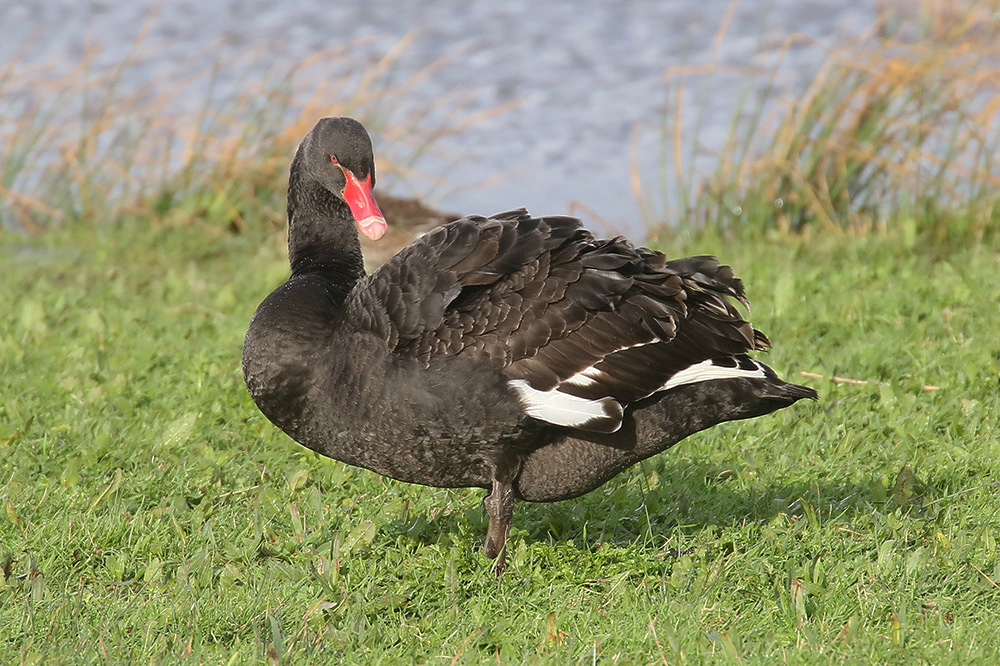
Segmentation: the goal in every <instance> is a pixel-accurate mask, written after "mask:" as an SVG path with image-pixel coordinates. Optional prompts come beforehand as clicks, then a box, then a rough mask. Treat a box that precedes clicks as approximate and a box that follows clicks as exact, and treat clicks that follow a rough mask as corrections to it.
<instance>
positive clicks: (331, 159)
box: [330, 155, 339, 164]
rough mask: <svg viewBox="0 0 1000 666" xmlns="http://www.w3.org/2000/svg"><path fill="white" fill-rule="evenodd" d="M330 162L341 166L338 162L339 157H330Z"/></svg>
mask: <svg viewBox="0 0 1000 666" xmlns="http://www.w3.org/2000/svg"><path fill="white" fill-rule="evenodd" d="M330 161H331V162H333V163H334V164H339V162H337V156H336V155H330Z"/></svg>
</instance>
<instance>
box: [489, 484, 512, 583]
mask: <svg viewBox="0 0 1000 666" xmlns="http://www.w3.org/2000/svg"><path fill="white" fill-rule="evenodd" d="M483 506H485V507H486V515H487V516H489V517H490V526H489V528H488V529H487V530H486V544H485V545H484V546H483V554H484V555H486V557H488V558H490V559H496V564H494V565H493V569H494V571H496V573H497V575H500V574H501V573H503V570H504V566H505V565H506V559H507V558H506V546H507V535H508V534H509V533H510V520H511V518H513V517H514V487H513V486H512V485H511V484H510V483H509V482H506V481H498V480H496V479H493V491H492V492H490V494H489V495H487V496H486V499H484V500H483Z"/></svg>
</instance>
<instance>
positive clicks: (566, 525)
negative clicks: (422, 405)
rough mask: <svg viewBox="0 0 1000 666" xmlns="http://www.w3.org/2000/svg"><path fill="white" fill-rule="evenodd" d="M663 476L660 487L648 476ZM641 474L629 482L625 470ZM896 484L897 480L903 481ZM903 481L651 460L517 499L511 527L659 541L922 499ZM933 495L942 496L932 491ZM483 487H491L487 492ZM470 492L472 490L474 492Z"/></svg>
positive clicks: (437, 531) (425, 536) (416, 534)
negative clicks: (772, 480)
mask: <svg viewBox="0 0 1000 666" xmlns="http://www.w3.org/2000/svg"><path fill="white" fill-rule="evenodd" d="M654 473H655V476H656V477H657V478H658V482H657V483H656V484H655V485H656V487H655V488H652V487H650V485H649V482H648V479H649V478H650V476H653V475H654ZM629 474H631V475H633V476H640V475H641V477H642V479H641V482H640V483H635V482H627V479H626V478H624V477H625V476H627V475H629ZM897 485H898V484H897ZM898 490H899V488H896V489H893V488H890V489H886V488H885V487H884V486H883V485H882V484H881V482H876V481H871V482H858V481H855V480H848V479H846V478H831V477H829V476H823V475H822V474H817V476H816V478H814V479H811V480H802V481H800V482H792V483H786V484H775V485H771V486H763V487H750V488H747V487H746V486H745V485H744V486H741V485H740V484H738V480H737V478H736V476H735V473H734V471H733V470H731V469H728V468H724V467H719V466H716V465H712V464H705V463H698V462H691V461H686V460H685V461H677V462H669V461H653V462H647V463H646V464H645V465H644V466H642V467H638V466H637V467H636V468H634V469H633V470H630V471H629V472H626V473H625V474H624V475H623V477H620V478H619V479H617V480H612V481H611V482H609V483H608V484H606V485H605V486H604V487H602V488H600V489H598V490H596V491H594V492H592V493H590V494H588V495H585V496H583V497H580V498H577V499H572V500H565V501H562V502H553V503H541V504H532V503H528V502H518V504H517V506H516V508H515V513H514V522H513V527H514V530H515V532H517V531H520V532H521V534H522V535H523V538H524V540H525V541H526V542H528V543H535V542H544V541H553V542H566V541H573V542H575V543H577V544H583V543H587V544H589V545H593V544H595V543H597V542H601V543H611V544H618V545H625V544H634V543H642V542H643V541H645V542H647V544H648V547H649V548H651V549H659V548H660V547H661V546H662V545H663V543H664V541H663V539H664V538H665V537H666V536H668V535H671V533H672V532H674V531H675V530H677V529H678V528H681V529H682V530H684V531H686V532H697V531H700V530H702V529H704V528H706V527H727V526H732V525H739V524H741V523H765V522H767V521H769V520H771V519H772V518H774V517H775V516H776V515H778V514H785V515H786V516H789V517H791V518H793V519H797V518H800V517H810V514H811V516H812V517H814V518H816V519H818V520H827V519H830V518H837V517H840V516H847V517H848V518H849V516H850V515H852V514H853V515H868V514H870V513H871V511H872V510H873V508H876V507H879V506H888V507H890V508H895V506H897V505H898V503H899V502H903V503H905V504H908V505H911V506H914V507H916V506H918V503H919V501H920V499H921V498H922V497H924V496H926V492H925V491H926V488H924V486H923V485H922V484H920V482H918V481H916V480H915V479H914V480H913V483H910V485H909V486H907V487H905V488H904V491H905V492H904V493H903V495H899V496H894V491H898ZM933 494H934V495H935V496H940V494H939V493H937V492H934V493H933ZM484 495H485V492H484ZM470 499H471V498H470ZM486 526H487V519H486V517H485V514H484V512H483V510H482V506H481V505H480V503H478V502H476V503H470V505H469V506H468V508H467V509H466V510H465V511H454V512H451V513H442V514H439V515H436V516H434V517H430V515H429V514H428V513H427V512H426V511H423V512H418V513H416V514H410V515H409V516H408V517H407V518H406V519H405V520H404V519H397V520H394V521H392V522H391V523H389V524H388V525H386V526H385V527H384V529H385V530H386V532H388V533H391V534H394V535H400V536H404V537H406V538H409V539H412V540H413V541H414V542H416V543H421V544H428V543H434V542H436V541H437V540H438V539H440V538H441V537H442V536H443V535H446V534H450V535H452V536H453V537H454V538H455V539H456V540H462V539H468V538H470V537H471V538H475V539H478V540H480V541H481V540H482V538H483V537H484V535H485V534H486Z"/></svg>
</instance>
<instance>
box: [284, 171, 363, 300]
mask: <svg viewBox="0 0 1000 666" xmlns="http://www.w3.org/2000/svg"><path fill="white" fill-rule="evenodd" d="M297 181H298V182H297ZM288 262H289V264H291V267H292V275H293V276H297V275H305V274H316V275H320V276H322V277H324V278H326V279H327V280H329V281H330V282H331V283H333V284H335V285H336V286H337V287H341V288H342V289H343V291H344V294H345V295H346V293H347V291H349V290H350V288H351V287H352V286H354V283H355V282H357V281H358V280H359V279H360V278H361V277H363V276H364V274H365V265H364V259H363V257H362V256H361V242H360V241H359V240H358V231H357V228H356V227H355V225H354V218H353V216H352V215H351V211H350V209H349V208H348V207H347V204H345V203H344V202H343V201H341V200H340V199H339V198H337V197H336V196H334V195H333V194H332V193H331V192H330V191H329V190H327V189H326V188H325V187H323V186H322V185H320V184H319V183H316V182H315V181H311V180H299V179H298V178H296V177H294V176H293V177H292V178H290V179H289V187H288Z"/></svg>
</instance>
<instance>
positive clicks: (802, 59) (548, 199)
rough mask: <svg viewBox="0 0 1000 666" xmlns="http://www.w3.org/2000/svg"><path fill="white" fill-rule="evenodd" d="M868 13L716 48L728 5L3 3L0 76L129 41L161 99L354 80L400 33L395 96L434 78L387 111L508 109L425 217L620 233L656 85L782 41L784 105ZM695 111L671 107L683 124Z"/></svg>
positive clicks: (733, 24)
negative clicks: (416, 79)
mask: <svg viewBox="0 0 1000 666" xmlns="http://www.w3.org/2000/svg"><path fill="white" fill-rule="evenodd" d="M876 2H877V0H860V1H859V2H854V3H842V2H838V1H836V0H810V1H808V2H803V1H802V0H773V1H770V2H767V1H764V2H762V1H759V0H744V2H742V3H740V4H738V5H737V6H736V8H735V10H734V13H733V14H732V18H731V21H730V23H729V27H728V31H727V33H726V36H725V38H724V39H723V40H722V41H721V43H720V44H719V45H718V46H717V47H716V45H715V44H713V39H714V37H715V35H716V33H717V32H718V30H719V27H720V23H721V22H722V20H723V17H724V16H725V15H726V13H727V9H728V8H729V7H730V3H729V2H728V1H727V0H701V2H698V3H691V2H689V1H687V0H670V1H665V0H663V1H658V2H654V1H639V0H637V1H634V2H622V3H610V2H604V1H602V0H575V1H573V2H539V1H538V0H508V1H507V2H505V3H496V2H492V1H491V0H466V1H461V2H459V1H452V0H438V1H436V2H422V3H399V2H397V1H396V0H367V1H366V2H365V3H350V2H331V1H330V0H323V1H320V0H313V1H307V0H292V1H287V2H281V3H275V2H271V1H270V0H268V1H264V0H205V1H202V2H188V1H183V0H176V1H174V2H170V1H164V2H147V1H138V0H137V1H133V2H129V3H112V2H109V1H107V0H4V2H3V3H0V26H3V27H2V31H3V33H4V39H2V40H0V63H6V62H7V61H10V60H12V59H17V60H18V61H20V62H21V63H27V64H31V63H46V64H56V65H57V66H60V65H61V66H64V67H65V68H67V69H68V68H70V67H72V66H73V65H74V64H76V63H78V62H79V61H80V60H81V59H82V58H83V57H84V54H85V53H86V52H87V49H88V44H94V43H98V44H101V45H102V46H103V51H102V52H101V55H100V57H98V58H97V59H96V61H95V66H96V67H98V68H100V67H109V66H113V65H115V64H118V63H119V62H121V60H122V59H123V58H124V57H125V55H126V54H127V53H129V49H130V47H131V45H132V42H133V39H134V38H135V36H136V35H137V34H138V33H139V32H140V29H144V30H146V31H147V36H145V37H144V38H143V39H142V40H141V41H140V42H139V46H138V47H137V49H138V53H137V56H138V61H139V63H140V64H139V66H138V67H133V68H130V69H129V70H128V72H127V79H126V80H125V82H124V83H125V86H126V87H129V86H133V87H139V86H142V85H150V86H152V87H153V88H154V89H155V88H157V87H169V86H175V85H177V83H178V82H179V81H183V80H185V77H188V76H191V75H192V74H193V73H195V72H199V71H200V72H204V71H205V70H206V68H207V67H208V66H209V65H210V64H212V63H213V62H217V61H220V60H221V61H222V62H227V61H233V60H239V62H240V64H241V66H240V68H239V72H240V76H241V77H245V76H246V75H247V73H248V72H249V73H250V74H251V75H255V76H260V78H261V79H262V80H265V79H266V78H267V77H268V76H275V75H276V73H277V72H284V71H285V70H287V69H288V68H289V67H290V66H292V65H293V64H295V63H297V62H299V61H301V60H303V59H304V58H307V57H309V56H311V55H314V54H316V53H319V52H321V51H323V50H324V49H328V48H330V47H334V46H338V45H345V44H350V45H351V46H350V51H351V55H352V58H357V60H356V62H358V63H368V62H374V61H376V60H378V59H379V58H380V57H382V56H383V55H384V54H385V53H386V52H387V51H389V50H390V49H391V48H392V47H393V46H395V45H397V44H398V43H399V42H400V40H402V39H403V38H404V37H405V36H406V35H407V34H409V33H411V32H412V31H415V36H414V38H413V42H412V44H410V45H409V46H408V47H407V49H406V50H405V51H404V54H403V57H402V58H401V59H400V60H399V62H398V63H397V65H396V66H395V70H396V71H395V72H394V76H396V77H397V79H399V80H405V79H406V78H408V77H409V76H411V75H413V74H414V73H417V72H420V71H422V70H424V69H425V68H428V67H429V66H431V65H432V64H433V63H435V62H437V61H439V60H440V59H442V58H445V59H447V60H446V62H445V64H443V65H442V66H440V67H438V68H436V69H434V70H433V71H432V72H431V73H430V74H429V75H428V76H427V77H426V79H424V80H422V81H421V82H420V84H419V85H417V86H415V87H414V88H412V89H411V90H410V91H409V93H408V96H407V98H406V99H404V100H400V103H401V104H406V105H412V106H414V107H415V106H420V105H433V104H435V102H436V101H437V100H440V99H441V98H442V97H444V96H447V95H449V94H454V92H455V91H456V90H458V91H462V92H463V94H464V95H465V96H466V97H467V98H468V99H469V107H468V108H469V110H470V111H476V110H486V109H490V108H493V107H495V106H497V105H500V104H504V103H508V102H511V101H512V100H519V102H518V104H517V106H516V108H515V109H513V110H512V111H509V112H506V113H502V114H499V115H495V116H492V117H490V118H488V119H486V120H484V121H482V122H480V123H478V124H475V125H474V126H472V127H471V128H469V129H468V130H466V131H464V132H462V133H461V134H459V135H457V136H455V137H448V138H446V139H443V140H442V141H441V142H440V143H439V144H436V145H435V147H434V148H433V150H432V151H431V153H430V154H429V155H428V156H427V157H426V158H425V159H424V160H423V162H422V163H421V164H420V165H419V166H420V168H421V169H422V170H423V171H425V172H430V173H434V174H435V175H437V176H438V177H440V181H443V183H442V182H438V183H437V184H436V185H434V186H433V187H431V189H430V192H431V196H430V199H431V203H433V204H435V205H438V206H440V207H442V208H444V209H448V210H453V211H456V212H459V213H491V212H496V211H500V210H504V209H508V208H513V207H518V206H526V207H528V208H529V210H531V211H532V212H534V213H536V214H560V213H566V212H568V211H572V212H574V213H576V214H579V215H581V216H583V217H584V218H587V219H588V220H589V221H591V222H596V223H598V224H602V225H604V226H606V227H609V228H614V229H623V230H626V231H634V230H636V229H637V228H639V226H640V221H639V211H638V206H637V204H636V201H635V199H634V197H633V195H632V190H631V189H630V181H629V174H630V169H632V167H633V166H634V167H635V168H636V169H637V170H638V172H639V173H640V174H641V175H643V176H644V177H645V178H647V179H655V177H654V175H653V174H654V173H655V170H656V153H657V152H658V151H659V142H660V136H659V131H658V130H657V129H656V127H657V126H658V125H659V123H660V121H661V118H662V117H663V114H664V112H665V111H664V99H665V84H664V73H665V71H666V70H667V69H668V68H670V67H677V66H681V65H706V64H712V63H714V64H717V65H719V66H720V67H721V68H723V69H728V70H732V69H733V68H746V67H748V66H751V67H752V66H764V67H766V66H767V65H768V64H769V63H772V62H773V61H774V60H775V58H776V55H777V54H778V52H779V50H780V45H781V44H782V42H783V41H784V40H785V39H786V38H787V37H788V36H789V35H792V34H793V33H798V34H802V35H804V36H806V37H807V38H809V40H812V41H813V42H815V44H814V45H808V44H806V43H805V40H803V42H802V43H800V44H799V45H797V46H795V47H793V50H792V53H791V54H790V55H789V57H788V58H786V63H787V64H786V66H785V67H784V68H783V69H782V70H781V74H780V76H779V78H778V83H779V85H780V86H782V87H784V88H785V89H787V90H788V91H795V90H796V89H797V88H800V87H801V86H802V85H804V83H805V82H806V81H808V80H809V78H810V77H811V75H812V74H813V73H814V72H815V70H816V68H817V67H818V66H819V63H820V62H821V60H822V57H823V55H822V47H823V46H836V45H838V44H841V43H843V42H844V40H846V39H848V38H850V37H851V36H853V35H857V34H859V33H860V32H861V31H863V30H864V29H865V28H867V27H869V26H870V25H871V24H872V22H873V21H874V20H875V16H876V6H875V5H876ZM144 24H145V27H144V28H143V26H144ZM11 36H13V37H14V38H13V39H11ZM358 40H362V41H361V42H359V41H358ZM228 76H229V73H228V72H227V70H226V68H223V69H222V70H221V71H220V73H219V75H218V77H217V79H216V81H215V86H216V90H221V91H222V94H223V95H224V94H225V92H226V90H227V86H230V87H232V89H234V90H235V89H236V85H237V83H238V81H236V80H235V79H233V78H227V77H228ZM233 76H234V77H235V74H233ZM702 80H705V77H702ZM749 80H751V79H750V78H748V76H747V75H746V73H745V72H744V71H740V72H732V71H730V73H728V74H720V75H716V76H713V77H711V78H710V79H708V81H709V82H708V84H707V85H708V86H709V87H708V88H707V92H708V94H707V96H706V97H705V100H704V110H703V114H704V117H703V121H702V128H701V133H700V135H699V138H700V141H701V143H702V144H703V145H704V150H705V151H706V152H711V151H712V149H713V148H717V147H718V146H720V145H721V143H722V140H723V138H724V136H725V134H726V132H727V130H728V128H729V124H730V123H731V121H732V118H733V116H734V113H735V109H736V105H737V102H738V100H739V98H740V96H741V94H742V93H744V92H745V89H746V86H747V85H748V84H747V81H749ZM185 85H188V84H185ZM190 85H194V86H195V88H194V90H188V92H187V93H185V99H187V100H189V102H190V103H192V104H194V103H198V102H199V100H201V99H202V98H201V97H199V95H198V94H195V93H197V91H198V86H207V85H208V83H207V81H206V80H201V81H200V82H198V81H196V82H195V83H193V84H190ZM694 98H695V96H694V95H689V96H688V99H689V100H690V103H689V105H688V106H689V108H687V109H686V116H687V117H688V118H690V117H691V116H692V115H693V113H694V107H693V106H692V105H693V104H694V101H693V100H694ZM636 131H637V132H639V134H638V137H639V144H638V146H639V148H640V149H639V151H638V152H639V157H638V158H637V159H633V157H632V156H630V150H629V141H630V137H631V136H632V135H633V132H636ZM376 150H378V146H376ZM456 157H459V158H460V160H459V162H458V163H457V164H454V165H453V161H454V160H455V158H456ZM498 176H499V179H496V178H495V177H498ZM411 186H413V187H415V188H416V189H417V190H418V191H423V190H425V189H427V187H430V186H431V183H430V182H429V181H428V182H421V181H419V179H418V180H417V182H413V183H411ZM396 187H399V185H398V184H397V186H396Z"/></svg>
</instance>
